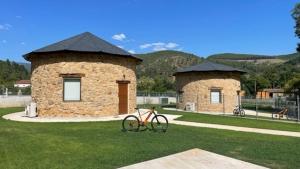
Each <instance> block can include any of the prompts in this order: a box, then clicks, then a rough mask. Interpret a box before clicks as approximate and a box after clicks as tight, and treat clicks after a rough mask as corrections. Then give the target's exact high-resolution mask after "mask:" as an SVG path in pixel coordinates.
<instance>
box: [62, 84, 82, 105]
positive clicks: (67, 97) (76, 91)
mask: <svg viewBox="0 0 300 169" xmlns="http://www.w3.org/2000/svg"><path fill="white" fill-rule="evenodd" d="M80 88H81V79H80V78H64V91H63V94H64V96H63V97H64V98H63V99H64V101H80V100H81V89H80Z"/></svg>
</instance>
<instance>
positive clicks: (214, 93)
mask: <svg viewBox="0 0 300 169" xmlns="http://www.w3.org/2000/svg"><path fill="white" fill-rule="evenodd" d="M221 98H222V95H221V90H219V89H213V90H211V91H210V102H211V103H212V104H218V103H222V100H221Z"/></svg>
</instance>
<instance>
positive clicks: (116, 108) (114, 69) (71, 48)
mask: <svg viewBox="0 0 300 169" xmlns="http://www.w3.org/2000/svg"><path fill="white" fill-rule="evenodd" d="M24 58H25V59H26V60H27V61H30V62H31V66H32V71H31V72H32V75H31V85H32V99H33V101H34V102H36V103H37V113H38V116H69V117H74V116H75V117H76V116H109V115H118V114H126V113H131V112H134V108H135V107H136V65H137V64H139V63H140V62H141V61H142V60H141V59H139V58H137V57H135V56H133V55H132V54H130V53H128V52H126V51H124V50H123V49H120V48H118V47H116V46H114V45H112V44H110V43H108V42H106V41H104V40H102V39H100V38H99V37H97V36H95V35H93V34H91V33H89V32H86V33H82V34H79V35H77V36H74V37H71V38H68V39H66V40H63V41H60V42H57V43H54V44H52V45H49V46H46V47H43V48H41V49H38V50H35V51H32V52H30V53H28V54H26V55H24Z"/></svg>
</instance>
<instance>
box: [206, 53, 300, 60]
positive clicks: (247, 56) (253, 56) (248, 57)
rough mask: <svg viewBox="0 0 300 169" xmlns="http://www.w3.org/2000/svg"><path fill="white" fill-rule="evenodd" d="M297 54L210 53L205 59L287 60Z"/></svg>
mask: <svg viewBox="0 0 300 169" xmlns="http://www.w3.org/2000/svg"><path fill="white" fill-rule="evenodd" d="M297 56H298V53H292V54H286V55H273V56H272V55H256V54H237V53H221V54H215V55H210V56H208V57H207V59H211V60H216V59H218V60H219V59H221V60H261V59H282V60H289V59H292V58H295V57H297Z"/></svg>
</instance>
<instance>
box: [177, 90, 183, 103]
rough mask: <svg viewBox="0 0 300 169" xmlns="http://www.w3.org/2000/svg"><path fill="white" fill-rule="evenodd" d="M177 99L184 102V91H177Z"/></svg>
mask: <svg viewBox="0 0 300 169" xmlns="http://www.w3.org/2000/svg"><path fill="white" fill-rule="evenodd" d="M177 94H178V95H177V99H178V101H179V102H180V103H182V102H183V91H178V92H177Z"/></svg>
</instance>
